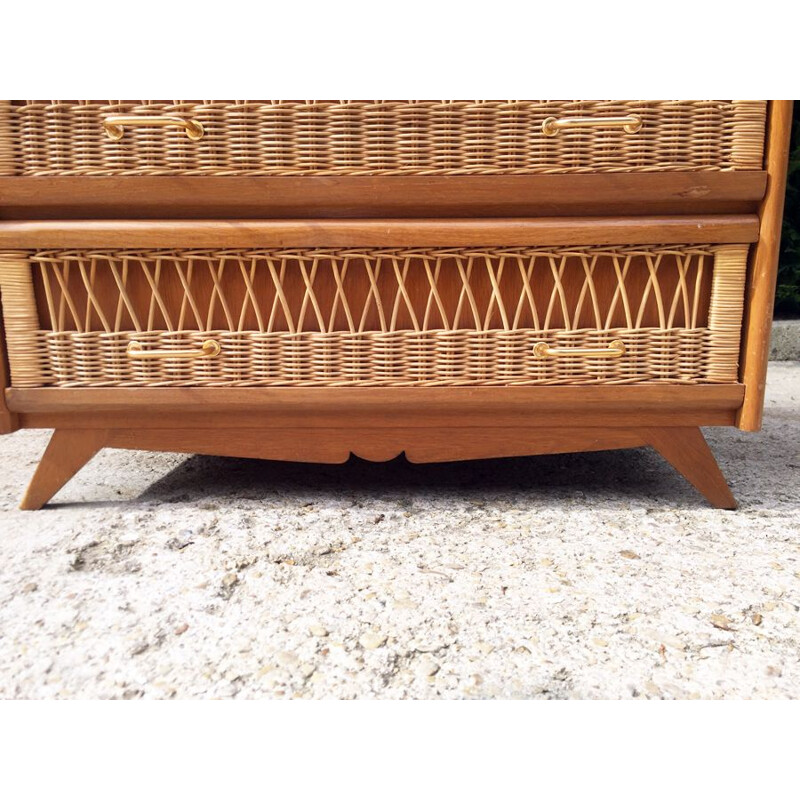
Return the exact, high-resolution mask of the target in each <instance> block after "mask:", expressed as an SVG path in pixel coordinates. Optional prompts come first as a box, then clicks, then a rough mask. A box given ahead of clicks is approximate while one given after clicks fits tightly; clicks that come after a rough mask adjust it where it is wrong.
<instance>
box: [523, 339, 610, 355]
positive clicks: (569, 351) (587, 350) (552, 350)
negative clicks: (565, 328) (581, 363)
mask: <svg viewBox="0 0 800 800" xmlns="http://www.w3.org/2000/svg"><path fill="white" fill-rule="evenodd" d="M624 353H625V342H623V341H622V339H614V341H613V342H611V344H609V345H608V347H604V348H594V347H551V346H550V345H549V344H547V342H537V343H536V344H535V345H534V346H533V355H534V356H535V357H536V358H557V357H558V356H587V357H589V356H591V357H592V358H619V357H620V356H621V355H623V354H624Z"/></svg>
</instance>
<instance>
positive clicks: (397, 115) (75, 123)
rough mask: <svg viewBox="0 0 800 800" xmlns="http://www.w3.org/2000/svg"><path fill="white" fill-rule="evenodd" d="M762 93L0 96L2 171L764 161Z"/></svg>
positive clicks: (512, 168) (417, 171)
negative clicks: (654, 96)
mask: <svg viewBox="0 0 800 800" xmlns="http://www.w3.org/2000/svg"><path fill="white" fill-rule="evenodd" d="M765 118H766V101H764V100H702V101H689V100H686V101H684V100H657V101H653V100H645V101H643V100H621V101H589V100H580V101H577V100H576V101H549V100H524V101H522V100H521V101H495V100H481V101H429V100H418V101H388V100H386V101H307V102H295V101H258V102H256V101H235V102H234V101H202V102H175V101H171V102H156V101H138V102H116V101H113V102H112V101H94V100H92V101H84V100H80V101H33V100H13V101H0V175H29V176H37V175H280V176H292V175H527V174H542V173H575V172H655V171H660V170H664V171H699V170H713V171H723V170H725V171H730V170H758V169H761V168H762V158H763V149H764V127H765Z"/></svg>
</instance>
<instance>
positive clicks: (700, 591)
mask: <svg viewBox="0 0 800 800" xmlns="http://www.w3.org/2000/svg"><path fill="white" fill-rule="evenodd" d="M707 434H708V438H709V441H710V443H711V445H712V447H713V449H714V450H715V452H716V453H717V455H718V458H719V461H720V463H721V465H722V468H723V470H724V471H725V473H726V474H727V476H728V478H729V480H730V483H731V485H732V488H733V491H734V493H735V494H736V496H737V497H738V499H739V500H740V502H741V509H740V510H739V511H737V512H726V511H716V510H713V509H710V508H708V507H707V506H706V504H705V502H704V501H703V500H702V499H701V498H700V497H699V495H697V494H695V492H694V490H692V489H691V487H690V486H689V485H688V484H686V483H684V481H683V480H682V479H681V478H679V477H678V476H677V474H676V473H674V472H673V471H672V469H671V468H670V467H669V466H668V465H667V464H666V463H665V462H663V461H661V460H660V458H659V457H657V456H656V455H655V454H654V453H653V452H651V451H649V450H636V451H620V452H608V453H594V454H584V455H565V456H547V457H539V458H520V459H510V460H505V461H482V462H474V463H468V464H464V463H462V464H451V465H435V466H422V467H420V466H412V465H409V464H407V463H406V462H404V461H401V460H398V461H395V462H392V463H389V464H367V463H364V462H360V461H352V462H351V463H349V464H347V465H344V466H331V467H329V466H308V465H297V464H283V463H270V462H255V461H244V460H235V459H220V458H209V457H200V456H192V457H185V456H176V455H162V454H144V453H133V452H124V451H105V452H103V453H101V454H100V455H99V456H97V457H96V458H95V459H94V460H93V461H92V462H91V464H90V465H89V466H88V467H87V468H85V469H84V470H83V471H82V472H81V473H80V474H79V475H78V476H77V477H76V478H75V479H73V480H72V481H71V482H70V483H69V484H67V486H66V487H65V488H64V489H63V490H62V491H61V492H60V493H59V495H58V496H57V497H56V500H55V503H54V505H53V506H52V507H50V508H48V509H47V510H45V511H42V512H20V511H17V510H16V503H17V502H18V499H19V497H20V496H21V493H22V491H23V488H24V486H25V484H26V482H27V480H28V478H29V476H30V474H31V473H32V471H33V469H34V466H35V464H36V462H37V460H38V458H39V456H40V454H41V452H42V450H43V448H44V446H45V443H46V440H47V433H46V432H42V431H24V432H20V433H17V434H15V435H13V436H5V437H0V463H2V465H3V470H2V474H1V475H0V697H2V698H56V697H64V698H194V697H201V698H227V697H237V698H283V697H285V698H289V697H308V698H362V697H365V698H366V697H380V698H550V699H554V698H662V697H663V698H792V697H794V698H796V697H798V696H800V612H799V610H798V609H799V608H800V365H798V364H797V363H783V364H778V363H775V364H772V365H771V367H770V377H769V389H768V399H767V416H766V423H765V428H764V430H763V432H762V433H761V434H743V433H740V432H738V431H735V430H709V431H707Z"/></svg>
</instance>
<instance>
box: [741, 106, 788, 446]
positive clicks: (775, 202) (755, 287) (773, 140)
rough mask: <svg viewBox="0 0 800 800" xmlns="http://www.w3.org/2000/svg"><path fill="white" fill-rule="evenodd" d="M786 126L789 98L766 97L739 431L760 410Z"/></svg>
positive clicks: (756, 423)
mask: <svg viewBox="0 0 800 800" xmlns="http://www.w3.org/2000/svg"><path fill="white" fill-rule="evenodd" d="M791 130H792V101H791V100H772V101H770V104H769V120H768V127H767V151H766V160H767V174H768V176H769V177H768V184H767V194H766V196H765V197H764V200H763V202H762V204H761V209H760V211H759V216H760V219H761V233H760V237H759V240H758V244H757V245H756V247H755V251H754V253H753V257H752V262H751V265H750V271H749V278H748V283H747V287H746V302H745V310H746V316H745V322H744V338H743V342H742V364H741V369H740V371H739V375H740V378H739V379H740V380H741V382H742V383H743V384H744V386H745V395H744V403H743V404H742V408H741V410H740V411H739V416H738V418H737V420H736V424H737V425H738V427H739V428H741V429H742V430H745V431H757V430H760V429H761V420H762V416H763V411H764V392H765V389H766V382H767V363H768V361H769V344H770V336H771V334H772V311H773V306H774V304H775V283H776V280H777V273H778V256H779V253H780V244H781V224H782V222H783V206H784V200H785V196H786V165H787V161H788V159H789V139H790V136H791Z"/></svg>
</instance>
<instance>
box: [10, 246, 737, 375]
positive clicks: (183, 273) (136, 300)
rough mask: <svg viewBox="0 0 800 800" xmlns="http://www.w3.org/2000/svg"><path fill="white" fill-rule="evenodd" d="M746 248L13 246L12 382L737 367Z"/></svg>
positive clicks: (714, 371) (683, 371)
mask: <svg viewBox="0 0 800 800" xmlns="http://www.w3.org/2000/svg"><path fill="white" fill-rule="evenodd" d="M746 258H747V246H746V245H722V246H708V245H703V246H691V247H688V246H687V247H658V246H646V247H582V248H576V249H566V248H549V249H548V248H503V249H487V250H467V249H450V250H444V249H416V250H404V249H385V248H382V249H374V248H366V249H364V248H354V249H353V250H344V249H336V250H332V249H318V250H259V251H245V250H224V251H219V252H211V251H187V250H176V251H157V250H151V251H139V252H122V251H109V252H92V253H88V252H65V251H55V252H38V253H32V252H16V253H6V254H2V255H0V289H1V290H2V296H3V311H4V317H5V319H4V321H5V328H6V334H7V339H8V348H9V358H10V362H11V374H12V384H13V385H14V386H17V387H34V386H348V385H352V386H435V385H445V386H446V385H453V386H459V385H464V386H503V385H534V384H568V385H582V384H602V383H658V382H662V383H688V384H692V383H729V382H735V381H736V379H737V366H738V352H739V335H740V328H741V321H742V302H743V287H744V277H745V266H746Z"/></svg>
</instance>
